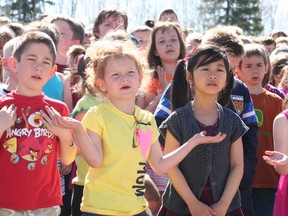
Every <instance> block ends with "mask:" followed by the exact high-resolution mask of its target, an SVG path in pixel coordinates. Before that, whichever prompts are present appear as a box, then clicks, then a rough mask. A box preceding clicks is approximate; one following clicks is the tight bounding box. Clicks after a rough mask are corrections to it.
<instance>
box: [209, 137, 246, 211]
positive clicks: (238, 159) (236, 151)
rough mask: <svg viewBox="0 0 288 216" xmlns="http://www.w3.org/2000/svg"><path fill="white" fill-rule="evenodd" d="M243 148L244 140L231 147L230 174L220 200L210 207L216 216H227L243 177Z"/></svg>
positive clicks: (239, 140)
mask: <svg viewBox="0 0 288 216" xmlns="http://www.w3.org/2000/svg"><path fill="white" fill-rule="evenodd" d="M243 170H244V161H243V146H242V138H241V137H240V138H238V139H237V140H236V141H235V142H234V143H232V145H231V147H230V173H229V176H228V178H227V182H226V186H225V189H224V192H223V194H222V196H221V198H220V200H219V201H218V202H217V203H215V204H213V205H211V206H210V207H211V208H212V209H213V210H214V211H215V212H216V215H225V214H226V212H227V210H228V207H229V205H230V204H231V201H232V199H233V197H234V196H235V194H236V192H237V189H238V187H239V185H240V181H241V178H242V176H243Z"/></svg>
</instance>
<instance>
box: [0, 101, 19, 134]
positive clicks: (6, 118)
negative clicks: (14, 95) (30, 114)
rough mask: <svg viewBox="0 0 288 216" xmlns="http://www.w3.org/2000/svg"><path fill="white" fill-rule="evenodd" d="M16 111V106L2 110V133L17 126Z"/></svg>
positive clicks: (5, 107)
mask: <svg viewBox="0 0 288 216" xmlns="http://www.w3.org/2000/svg"><path fill="white" fill-rule="evenodd" d="M16 110H17V107H16V106H15V105H14V104H11V105H10V106H4V107H2V109H1V110H0V119H1V125H0V131H2V132H4V131H6V130H8V129H9V128H11V127H12V126H13V125H14V124H15V121H16V118H17V115H16Z"/></svg>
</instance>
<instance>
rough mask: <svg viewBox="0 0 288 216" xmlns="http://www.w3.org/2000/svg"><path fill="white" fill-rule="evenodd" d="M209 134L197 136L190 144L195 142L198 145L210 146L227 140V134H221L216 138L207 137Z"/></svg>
mask: <svg viewBox="0 0 288 216" xmlns="http://www.w3.org/2000/svg"><path fill="white" fill-rule="evenodd" d="M206 134H207V132H206V131H202V132H201V133H198V134H195V135H194V136H193V137H192V138H191V139H190V140H189V142H190V141H191V142H194V143H196V145H200V144H210V143H219V142H221V141H223V140H224V139H225V138H226V136H227V135H226V134H224V133H221V132H219V133H218V134H216V135H215V136H206Z"/></svg>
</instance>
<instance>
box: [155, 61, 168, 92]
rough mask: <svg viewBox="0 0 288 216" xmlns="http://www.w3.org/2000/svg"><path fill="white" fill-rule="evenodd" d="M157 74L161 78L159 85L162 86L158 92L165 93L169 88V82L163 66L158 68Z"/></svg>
mask: <svg viewBox="0 0 288 216" xmlns="http://www.w3.org/2000/svg"><path fill="white" fill-rule="evenodd" d="M157 74H158V78H159V81H160V82H159V83H160V86H159V90H158V92H159V93H160V92H163V91H164V89H165V88H166V86H167V80H166V75H165V71H164V69H163V68H162V67H161V66H159V65H158V66H157Z"/></svg>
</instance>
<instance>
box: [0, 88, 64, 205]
mask: <svg viewBox="0 0 288 216" xmlns="http://www.w3.org/2000/svg"><path fill="white" fill-rule="evenodd" d="M10 104H14V105H15V106H16V107H17V119H16V122H15V124H14V126H12V127H11V128H10V129H8V130H7V131H5V132H4V133H3V135H2V137H1V141H0V164H1V166H0V173H1V176H2V178H0V208H8V209H14V210H35V209H39V208H48V207H52V206H56V205H61V204H62V194H61V190H60V176H59V171H58V168H57V157H58V151H59V144H60V143H59V139H58V137H56V136H55V135H54V134H52V133H51V132H50V131H48V130H47V129H46V128H45V126H43V124H42V122H41V120H40V110H43V111H44V112H45V106H46V105H47V106H49V107H53V108H54V109H56V110H57V111H58V112H59V113H60V115H62V116H69V111H68V108H67V106H66V105H65V104H64V103H62V102H61V101H57V100H54V99H51V98H49V97H47V96H45V95H44V94H42V95H39V96H34V97H26V96H23V95H20V94H18V93H15V92H14V91H12V92H11V93H9V94H6V95H4V96H2V97H1V98H0V109H1V108H2V107H3V106H5V105H10ZM2 123H3V122H2Z"/></svg>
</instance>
